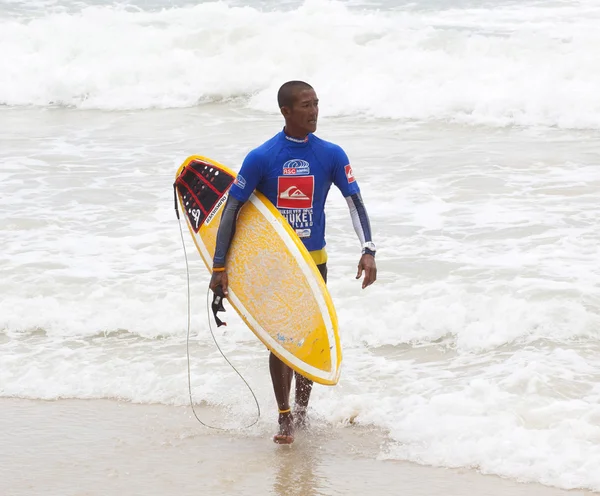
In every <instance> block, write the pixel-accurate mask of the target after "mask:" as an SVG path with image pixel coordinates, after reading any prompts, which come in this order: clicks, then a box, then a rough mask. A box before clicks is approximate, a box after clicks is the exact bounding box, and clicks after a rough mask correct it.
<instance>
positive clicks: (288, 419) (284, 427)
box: [273, 412, 294, 444]
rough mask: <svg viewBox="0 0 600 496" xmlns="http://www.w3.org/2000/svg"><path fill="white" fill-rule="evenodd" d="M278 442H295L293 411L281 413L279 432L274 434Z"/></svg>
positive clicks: (274, 440)
mask: <svg viewBox="0 0 600 496" xmlns="http://www.w3.org/2000/svg"><path fill="white" fill-rule="evenodd" d="M273 442H274V443H277V444H292V443H293V442H294V417H293V416H292V414H291V412H286V413H280V414H279V432H278V433H277V434H275V436H273Z"/></svg>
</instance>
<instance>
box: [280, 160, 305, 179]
mask: <svg viewBox="0 0 600 496" xmlns="http://www.w3.org/2000/svg"><path fill="white" fill-rule="evenodd" d="M309 172H310V164H309V163H308V162H307V161H306V160H300V159H299V158H295V159H293V160H288V161H287V162H286V163H285V164H283V175H284V176H296V175H298V176H305V175H307V174H308V173H309Z"/></svg>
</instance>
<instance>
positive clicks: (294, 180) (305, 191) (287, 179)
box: [277, 176, 315, 208]
mask: <svg viewBox="0 0 600 496" xmlns="http://www.w3.org/2000/svg"><path fill="white" fill-rule="evenodd" d="M314 191H315V177H314V176H300V177H298V176H279V178H278V180H277V208H312V206H313V195H314Z"/></svg>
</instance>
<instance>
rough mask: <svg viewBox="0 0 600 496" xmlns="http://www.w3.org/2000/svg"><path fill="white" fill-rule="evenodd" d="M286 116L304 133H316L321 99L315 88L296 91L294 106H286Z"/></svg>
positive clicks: (294, 126) (295, 127)
mask: <svg viewBox="0 0 600 496" xmlns="http://www.w3.org/2000/svg"><path fill="white" fill-rule="evenodd" d="M284 109H285V112H284V116H285V118H286V120H287V121H288V122H289V124H291V126H293V128H294V129H298V130H299V131H303V132H304V133H306V134H308V133H314V132H315V131H316V130H317V119H318V117H319V99H318V98H317V94H316V93H315V90H313V89H304V90H299V91H296V92H294V103H293V104H292V107H291V108H289V107H284Z"/></svg>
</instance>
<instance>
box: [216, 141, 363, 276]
mask: <svg viewBox="0 0 600 496" xmlns="http://www.w3.org/2000/svg"><path fill="white" fill-rule="evenodd" d="M332 184H335V185H336V186H337V188H338V189H339V190H340V191H341V193H342V195H343V196H344V197H345V198H346V200H347V202H348V206H349V208H350V212H351V215H352V221H353V224H354V228H355V230H356V232H357V234H358V236H359V239H360V241H361V242H362V243H364V242H365V241H371V229H370V223H369V219H368V217H367V213H366V210H365V208H364V205H363V203H362V198H361V195H360V189H359V187H358V183H357V182H356V179H355V178H354V175H353V174H352V167H351V165H350V161H349V160H348V157H347V155H346V153H345V152H344V150H343V149H342V148H341V147H340V146H338V145H336V144H334V143H330V142H328V141H325V140H322V139H320V138H318V137H316V136H315V135H313V134H309V135H308V136H307V137H306V138H305V139H304V140H298V139H295V138H291V137H289V136H287V135H286V134H285V132H284V131H281V132H279V133H278V134H276V135H275V136H274V137H273V138H271V139H270V140H268V141H266V142H265V143H263V144H262V145H260V146H259V147H257V148H255V149H254V150H252V151H251V152H250V153H248V155H247V156H246V158H245V159H244V162H243V163H242V167H241V168H240V171H239V173H238V175H237V178H236V179H235V181H234V183H233V184H232V185H231V188H230V192H229V195H230V199H231V198H233V199H234V200H237V202H234V203H235V205H234V206H231V207H230V209H229V210H231V211H229V210H228V209H226V211H225V212H224V214H223V219H222V223H223V222H224V221H225V218H227V219H230V220H231V219H233V218H234V217H235V216H237V211H239V208H240V206H241V204H243V203H244V202H246V201H247V200H248V198H249V197H250V195H251V194H252V193H253V191H254V190H255V189H256V190H258V191H260V192H261V193H262V194H264V195H265V196H266V197H267V198H268V199H269V201H271V203H273V205H275V206H276V207H277V209H278V210H279V212H280V213H281V214H282V215H283V216H284V217H285V218H286V219H287V220H288V222H289V223H290V225H291V226H292V228H293V229H294V230H295V231H296V234H297V235H298V237H299V238H300V239H301V240H302V242H303V243H304V245H305V246H306V248H307V250H308V251H309V252H311V254H313V258H314V257H315V255H314V254H315V253H316V252H318V251H319V250H323V248H324V247H325V244H326V243H325V201H326V199H327V194H328V193H329V189H330V187H331V185H332ZM226 223H228V222H226ZM233 229H235V227H233ZM232 236H233V232H230V233H228V235H226V234H225V233H223V237H221V238H220V240H219V239H218V240H217V250H216V251H215V258H214V263H215V264H217V265H222V264H224V262H225V253H226V252H227V249H228V247H229V243H230V241H231V237H232ZM219 241H221V242H219ZM223 244H225V245H226V246H223ZM325 259H326V257H325Z"/></svg>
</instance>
